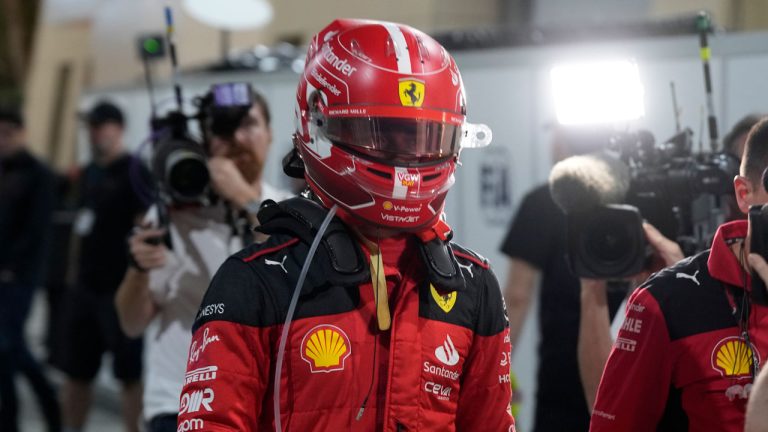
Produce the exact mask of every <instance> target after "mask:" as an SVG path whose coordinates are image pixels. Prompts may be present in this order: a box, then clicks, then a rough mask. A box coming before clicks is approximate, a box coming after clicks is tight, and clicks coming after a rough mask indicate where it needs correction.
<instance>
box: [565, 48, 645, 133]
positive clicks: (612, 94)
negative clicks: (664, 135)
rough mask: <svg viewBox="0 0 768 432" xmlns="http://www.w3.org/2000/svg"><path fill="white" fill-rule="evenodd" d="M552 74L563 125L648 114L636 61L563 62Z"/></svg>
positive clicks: (634, 117) (608, 121)
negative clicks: (644, 105)
mask: <svg viewBox="0 0 768 432" xmlns="http://www.w3.org/2000/svg"><path fill="white" fill-rule="evenodd" d="M551 76H552V86H553V91H554V95H555V111H556V113H557V121H558V122H559V123H560V124H563V125H584V124H609V123H617V122H623V121H628V120H634V119H637V118H640V117H642V116H643V115H644V114H645V109H644V107H643V85H642V84H641V83H640V73H639V71H638V69H637V64H636V63H635V62H632V61H629V60H622V61H603V62H596V63H572V64H563V65H558V66H555V67H553V68H552V72H551Z"/></svg>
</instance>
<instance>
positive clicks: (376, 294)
mask: <svg viewBox="0 0 768 432" xmlns="http://www.w3.org/2000/svg"><path fill="white" fill-rule="evenodd" d="M376 247H377V248H379V254H381V237H380V235H379V228H378V227H376ZM382 259H383V258H382ZM382 259H377V260H376V275H378V274H379V272H380V271H381V267H379V263H380V262H381V261H382ZM373 307H374V310H375V313H378V311H379V278H378V276H377V277H376V286H375V287H373ZM378 345H379V332H377V333H376V334H375V335H373V367H371V383H370V385H369V386H368V392H367V393H366V394H365V398H364V399H363V403H362V404H360V409H359V410H358V411H357V417H355V420H357V421H360V419H361V418H363V412H364V411H365V406H366V404H368V398H370V397H371V392H372V391H373V382H374V381H375V379H376V351H377V349H376V348H377V347H378Z"/></svg>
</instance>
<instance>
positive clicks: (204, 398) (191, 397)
mask: <svg viewBox="0 0 768 432" xmlns="http://www.w3.org/2000/svg"><path fill="white" fill-rule="evenodd" d="M214 397H215V395H214V393H213V390H211V389H209V388H206V389H203V390H195V391H191V392H187V393H184V395H183V396H182V397H181V403H180V405H179V414H185V413H196V412H198V411H200V410H201V409H204V410H205V411H208V412H211V411H213V408H211V403H212V402H213V399H214Z"/></svg>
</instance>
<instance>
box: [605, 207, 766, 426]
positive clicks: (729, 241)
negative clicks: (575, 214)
mask: <svg viewBox="0 0 768 432" xmlns="http://www.w3.org/2000/svg"><path fill="white" fill-rule="evenodd" d="M746 234H747V222H746V221H736V222H730V223H727V224H725V225H722V226H721V227H720V228H719V230H718V232H717V234H716V235H715V239H714V241H713V244H712V249H711V250H709V251H705V252H702V253H700V254H698V255H696V256H693V257H690V258H687V259H685V260H683V261H681V262H680V263H678V264H676V265H674V266H672V267H669V268H667V269H664V270H662V271H661V272H659V273H657V274H656V275H654V276H652V277H651V278H650V279H648V281H646V282H645V284H644V285H642V286H641V287H640V288H638V289H637V290H636V291H635V292H634V293H633V294H632V296H631V298H630V300H629V303H628V305H627V310H626V317H625V319H624V324H623V325H622V328H621V331H620V332H619V335H618V338H617V339H616V342H615V344H614V346H613V350H612V352H611V355H610V357H609V359H608V363H607V365H606V367H605V370H604V371H603V377H602V380H601V382H600V387H599V390H598V394H597V399H596V401H595V406H594V410H593V412H592V423H591V428H590V430H591V431H593V432H602V431H612V432H613V431H622V432H625V431H626V432H629V431H657V430H658V431H685V430H688V431H725V432H730V431H732V432H736V431H739V432H741V431H743V430H744V414H745V408H746V403H747V397H748V396H749V391H750V389H751V387H752V381H753V372H754V370H753V356H752V355H751V354H752V353H754V359H755V360H758V363H759V361H760V360H761V359H765V358H766V355H767V354H768V332H765V331H762V330H760V329H765V328H766V325H768V308H766V306H763V305H759V304H756V303H754V302H753V301H750V297H749V296H750V293H749V292H748V291H749V287H750V284H751V282H750V277H749V274H748V273H747V272H746V271H745V270H743V268H742V266H741V265H740V264H739V260H738V259H737V257H736V254H734V252H732V250H731V245H734V247H735V248H736V250H737V251H738V250H739V247H740V246H739V245H738V244H735V243H737V242H740V241H742V240H743V239H744V237H745V236H746ZM745 288H746V290H747V292H745ZM750 303H751V304H750ZM747 315H748V318H747ZM742 317H743V318H742ZM742 327H744V328H747V329H748V333H747V334H748V337H744V336H742V330H741V328H742Z"/></svg>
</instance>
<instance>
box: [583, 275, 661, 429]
mask: <svg viewBox="0 0 768 432" xmlns="http://www.w3.org/2000/svg"><path fill="white" fill-rule="evenodd" d="M672 355H673V354H672V353H671V351H670V339H669V333H668V330H667V325H666V321H665V319H664V316H663V314H662V312H661V310H660V309H659V305H658V303H657V302H656V300H655V299H654V298H653V297H652V296H651V294H650V293H649V292H648V289H647V288H638V289H637V290H636V291H635V292H634V293H633V294H632V297H630V300H629V303H628V304H627V311H626V317H625V319H624V324H623V325H622V328H621V330H620V331H619V336H618V338H617V339H616V342H615V343H614V345H613V350H612V351H611V354H610V356H609V357H608V363H607V364H606V365H605V370H604V371H603V377H602V380H601V381H600V387H599V388H598V391H597V398H596V400H595V405H594V408H593V410H592V423H591V427H590V431H592V432H602V431H630V430H631V431H634V432H645V431H648V432H650V431H655V430H656V429H657V425H658V423H659V420H660V419H661V417H662V414H663V412H664V407H665V406H666V403H667V397H668V394H669V389H670V386H671V385H672V366H673V359H672Z"/></svg>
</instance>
